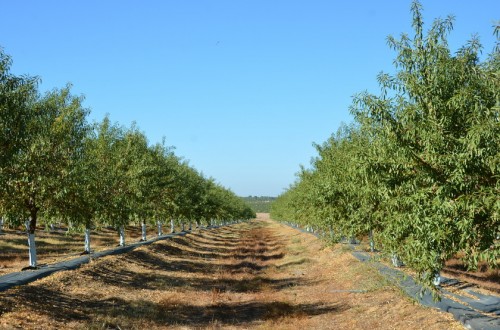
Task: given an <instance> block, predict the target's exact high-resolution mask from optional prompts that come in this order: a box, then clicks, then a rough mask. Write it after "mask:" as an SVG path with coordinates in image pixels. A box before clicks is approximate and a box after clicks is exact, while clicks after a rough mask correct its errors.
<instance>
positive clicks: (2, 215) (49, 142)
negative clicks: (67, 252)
mask: <svg viewBox="0 0 500 330" xmlns="http://www.w3.org/2000/svg"><path fill="white" fill-rule="evenodd" d="M10 67H11V58H10V57H9V56H8V55H6V54H5V53H4V52H3V51H2V50H1V49H0V153H1V157H0V226H1V225H7V226H12V227H16V226H22V225H26V228H27V232H28V243H29V246H30V266H31V267H36V250H35V248H34V246H35V240H34V237H35V236H34V235H35V229H36V227H37V224H40V222H42V223H43V224H45V225H50V224H52V223H60V222H65V223H67V224H70V225H71V226H72V227H73V228H74V229H81V230H82V231H85V232H86V233H89V232H90V229H91V228H95V227H100V226H113V227H115V228H116V229H117V230H118V231H120V232H123V227H124V226H125V225H127V224H128V223H130V222H140V223H142V225H143V227H144V226H145V225H146V224H154V225H155V226H156V225H158V224H160V225H161V223H165V222H170V221H175V222H177V224H180V223H186V222H196V223H199V224H201V223H204V224H210V223H213V221H218V222H220V221H232V220H241V219H249V218H251V217H254V212H253V211H252V210H251V209H250V208H249V207H248V206H247V205H246V204H245V203H244V202H243V201H242V200H241V199H240V198H239V197H237V196H236V195H235V194H234V193H233V192H232V191H230V190H228V189H226V188H224V187H222V186H221V185H219V184H217V183H216V182H215V181H214V180H213V179H211V178H206V177H204V176H203V175H202V174H200V173H199V172H197V171H196V170H195V169H194V168H192V167H191V166H190V165H189V164H188V163H187V162H186V161H184V160H182V159H181V158H179V157H177V156H176V155H175V154H174V152H173V150H172V148H171V147H167V146H166V145H165V143H164V142H163V143H157V144H154V145H150V144H149V143H148V140H147V138H146V136H145V135H144V133H142V132H141V131H139V130H138V129H137V127H136V126H135V125H132V126H131V127H130V128H125V127H123V126H120V125H118V124H113V123H112V122H111V121H110V120H109V118H108V117H106V118H104V119H103V120H102V122H99V123H89V122H88V120H87V117H88V114H89V111H88V110H87V109H85V108H84V107H83V106H82V101H83V100H82V98H81V97H77V96H74V95H72V94H71V91H70V86H66V87H64V88H61V89H54V90H52V91H50V92H48V93H45V94H43V95H42V94H41V93H40V92H39V90H38V83H39V80H38V79H37V78H35V77H30V76H16V75H14V74H12V73H11V72H10ZM0 230H1V227H0ZM88 239H89V238H88V237H86V240H88ZM86 246H88V245H86ZM88 249H90V247H88Z"/></svg>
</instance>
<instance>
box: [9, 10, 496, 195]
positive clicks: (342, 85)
mask: <svg viewBox="0 0 500 330" xmlns="http://www.w3.org/2000/svg"><path fill="white" fill-rule="evenodd" d="M422 4H423V6H424V17H425V20H426V22H427V26H430V24H431V22H432V20H433V19H434V18H436V17H446V16H447V15H448V14H454V15H455V16H456V21H455V29H454V31H453V32H452V34H451V36H450V46H451V48H452V49H453V50H456V48H457V47H458V46H460V45H462V44H464V43H465V42H466V41H467V40H468V39H470V37H471V35H472V34H474V33H478V34H479V35H480V37H481V40H482V41H483V44H484V45H485V53H489V52H490V51H491V49H492V48H493V44H494V40H495V39H494V37H493V34H492V32H493V29H492V25H493V23H494V21H495V20H500V1H498V0H491V1H486V0H485V1H481V0H478V1H457V0H440V1H431V0H423V1H422ZM1 8H2V15H1V19H0V46H1V47H3V49H4V51H5V52H6V53H7V54H9V55H11V56H12V58H13V61H14V64H13V67H12V71H13V72H14V73H16V74H30V75H38V76H40V77H41V78H42V85H41V89H42V90H46V89H51V88H54V87H63V86H64V85H65V84H66V83H67V82H71V83H72V84H73V86H74V87H73V92H74V93H75V94H83V95H84V96H85V97H86V101H85V106H86V107H89V108H90V109H91V116H90V119H91V120H92V121H93V120H97V121H100V120H101V119H102V118H103V117H104V115H105V114H106V113H109V115H110V118H111V120H112V121H116V122H118V123H120V124H122V125H125V126H129V125H130V124H131V122H132V121H136V122H137V125H138V126H139V128H140V129H141V130H142V131H144V132H145V134H146V135H147V136H148V138H149V140H150V142H151V143H156V142H159V141H161V138H162V137H163V136H165V138H166V141H167V144H168V145H172V146H175V147H176V154H177V155H179V156H182V157H184V158H185V159H188V160H189V161H190V164H191V165H192V166H194V167H195V168H196V169H198V170H199V171H202V172H203V173H204V174H205V175H206V176H210V177H214V178H215V179H216V180H217V181H218V182H219V183H221V184H222V185H224V186H225V187H228V188H230V189H232V190H233V191H234V192H235V193H236V194H238V195H242V196H246V195H271V196H276V195H278V194H280V193H282V192H283V191H284V189H286V188H287V187H288V186H289V185H290V184H291V183H293V181H294V180H295V173H296V172H297V171H298V170H299V165H300V164H303V165H305V166H308V165H309V161H310V159H311V157H313V156H315V149H314V148H313V146H312V143H313V142H317V143H322V142H323V141H325V140H326V139H327V138H328V137H329V136H330V135H331V134H332V133H333V132H334V131H336V130H337V128H338V127H339V125H340V123H341V122H350V121H351V117H350V115H349V111H348V107H349V105H350V103H351V97H352V95H353V94H355V93H357V92H361V91H363V90H368V91H371V92H374V93H377V92H378V86H377V84H376V79H375V78H376V75H377V73H379V72H380V71H389V72H390V71H391V70H392V61H393V58H394V57H395V54H394V53H393V52H392V51H391V50H389V49H388V47H387V45H386V37H387V36H388V35H389V34H392V35H395V36H398V35H399V34H400V33H401V32H410V31H411V30H410V22H411V16H410V12H409V8H410V1H407V0H405V1H402V0H393V1H382V0H381V1H369V0H365V1H359V0H351V1H334V0H325V1H315V0H310V1H306V0H302V1H294V0H251V1H250V0H246V1H244V0H204V1H202V0H199V1H188V0H185V1H184V0H183V1H173V0H166V1H159V0H158V1H125V0H120V1H118V0H107V1H101V0H99V1H97V0H90V1H89V0H87V1H56V0H49V1H47V0H46V1H35V0H31V1H24V0H16V1H3V2H2V4H1Z"/></svg>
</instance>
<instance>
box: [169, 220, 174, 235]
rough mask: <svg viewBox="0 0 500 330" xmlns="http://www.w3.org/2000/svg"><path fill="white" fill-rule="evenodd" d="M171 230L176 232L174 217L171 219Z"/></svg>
mask: <svg viewBox="0 0 500 330" xmlns="http://www.w3.org/2000/svg"><path fill="white" fill-rule="evenodd" d="M170 232H171V233H175V225H174V219H170Z"/></svg>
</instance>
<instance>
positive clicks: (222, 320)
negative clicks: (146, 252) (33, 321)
mask: <svg viewBox="0 0 500 330" xmlns="http://www.w3.org/2000/svg"><path fill="white" fill-rule="evenodd" d="M347 308H348V307H347V306H344V305H339V304H335V305H334V304H330V305H324V304H305V303H303V304H293V303H289V302H280V301H274V302H243V303H240V302H236V303H230V302H216V301H215V302H213V303H212V304H210V305H208V306H198V305H195V304H190V303H186V302H184V301H175V300H173V301H172V300H169V299H166V300H160V302H158V303H156V302H152V301H146V300H142V299H140V300H125V299H123V298H121V297H112V298H106V299H99V298H96V297H89V296H85V295H78V296H76V295H73V296H71V295H68V294H65V293H62V292H60V291H56V290H52V289H50V288H46V287H41V286H26V287H22V288H20V289H19V290H16V291H13V292H12V291H11V292H10V293H9V294H5V295H4V296H3V297H2V300H1V302H0V315H1V314H3V313H7V312H11V311H13V310H14V309H23V310H25V311H28V312H29V311H30V312H32V313H33V314H36V315H45V316H47V317H49V318H51V319H54V320H56V321H58V322H70V321H77V322H81V323H83V324H86V325H87V326H92V324H93V323H94V322H95V321H94V320H95V319H96V318H98V317H106V319H108V320H109V319H110V317H111V318H115V319H116V321H115V322H116V323H117V324H120V325H122V326H123V325H130V324H140V323H141V322H145V323H150V322H153V323H154V324H156V325H160V326H169V325H186V326H191V327H201V326H207V325H210V324H214V323H216V324H224V325H238V324H248V323H251V322H255V321H266V320H273V319H280V318H283V317H304V316H305V317H307V316H314V315H321V314H325V313H332V312H342V311H344V310H346V309H347Z"/></svg>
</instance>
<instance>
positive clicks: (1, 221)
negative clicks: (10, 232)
mask: <svg viewBox="0 0 500 330" xmlns="http://www.w3.org/2000/svg"><path fill="white" fill-rule="evenodd" d="M2 230H3V218H2V217H0V234H1V233H2Z"/></svg>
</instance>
